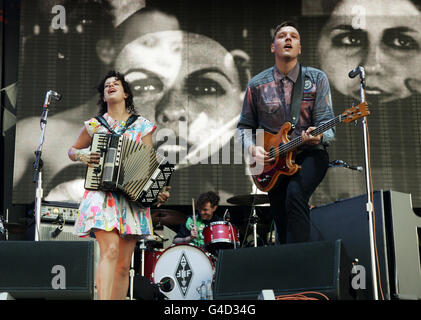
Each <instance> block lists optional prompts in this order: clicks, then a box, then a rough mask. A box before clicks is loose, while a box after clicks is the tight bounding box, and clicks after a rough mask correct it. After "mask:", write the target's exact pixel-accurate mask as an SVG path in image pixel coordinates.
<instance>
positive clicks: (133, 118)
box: [95, 114, 139, 136]
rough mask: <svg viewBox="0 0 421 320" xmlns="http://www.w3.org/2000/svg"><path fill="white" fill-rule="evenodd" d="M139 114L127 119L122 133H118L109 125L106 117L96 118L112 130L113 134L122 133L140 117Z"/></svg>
mask: <svg viewBox="0 0 421 320" xmlns="http://www.w3.org/2000/svg"><path fill="white" fill-rule="evenodd" d="M138 117H139V116H137V115H134V114H132V115H131V116H130V117H129V119H127V122H126V125H125V126H124V128H123V129H122V131H121V133H120V134H117V133H116V132H115V131H114V130H113V129H111V127H110V126H109V125H108V122H107V121H106V120H105V119H104V117H103V116H97V117H95V119H97V120H98V121H99V123H101V124H102V125H103V126H104V127H105V128H107V130H108V131H109V132H111V133H112V134H113V135H116V136H118V135H122V134H123V133H124V132H125V131H126V130H127V129H128V128H129V127H130V126H131V125H132V124H133V123H134V122H135V121H136V120H137V118H138Z"/></svg>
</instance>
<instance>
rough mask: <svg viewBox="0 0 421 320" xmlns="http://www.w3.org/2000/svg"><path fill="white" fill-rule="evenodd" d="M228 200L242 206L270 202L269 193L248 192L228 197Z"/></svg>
mask: <svg viewBox="0 0 421 320" xmlns="http://www.w3.org/2000/svg"><path fill="white" fill-rule="evenodd" d="M227 202H228V203H231V204H236V205H242V206H252V205H258V204H265V203H269V197H268V196H267V194H246V195H239V196H234V197H231V198H229V199H227Z"/></svg>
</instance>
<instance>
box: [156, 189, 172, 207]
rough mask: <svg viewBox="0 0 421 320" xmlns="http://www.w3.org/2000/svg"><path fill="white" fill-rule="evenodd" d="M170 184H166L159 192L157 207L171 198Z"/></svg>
mask: <svg viewBox="0 0 421 320" xmlns="http://www.w3.org/2000/svg"><path fill="white" fill-rule="evenodd" d="M170 190H171V187H170V186H165V187H164V188H162V190H161V191H160V192H159V193H158V204H157V207H160V206H161V204H163V203H164V202H166V201H167V200H168V199H169V198H170Z"/></svg>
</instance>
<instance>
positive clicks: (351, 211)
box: [310, 190, 421, 300]
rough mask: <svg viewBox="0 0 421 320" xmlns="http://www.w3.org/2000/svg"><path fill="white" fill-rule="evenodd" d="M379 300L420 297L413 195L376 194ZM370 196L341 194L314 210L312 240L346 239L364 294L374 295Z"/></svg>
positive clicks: (419, 223)
mask: <svg viewBox="0 0 421 320" xmlns="http://www.w3.org/2000/svg"><path fill="white" fill-rule="evenodd" d="M372 202H373V208H374V221H375V235H376V236H375V239H376V248H377V257H376V258H375V261H378V266H376V276H377V277H378V280H377V283H378V290H377V292H378V298H379V299H386V300H388V299H393V298H397V299H421V267H420V266H421V259H420V255H421V254H420V236H421V232H420V230H421V218H420V217H418V216H417V215H416V214H415V213H414V211H413V210H412V202H411V195H409V194H404V193H400V192H396V191H382V190H380V191H375V192H374V193H373V198H372ZM366 203H367V195H361V196H358V197H353V198H348V199H343V200H340V201H336V202H332V203H329V204H326V205H323V206H319V207H316V208H314V209H312V210H311V214H310V218H311V222H312V230H311V233H312V236H311V238H312V240H313V241H329V240H330V241H331V240H334V239H342V242H343V246H344V248H345V250H346V251H347V253H348V254H349V257H350V258H351V259H352V260H353V259H358V261H359V265H360V266H362V267H364V270H365V281H364V282H365V283H364V284H365V288H362V289H361V290H358V296H359V298H360V299H366V300H372V299H373V298H374V290H373V277H372V268H371V254H370V237H369V223H368V214H367V209H366Z"/></svg>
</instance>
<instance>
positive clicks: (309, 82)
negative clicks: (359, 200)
mask: <svg viewBox="0 0 421 320" xmlns="http://www.w3.org/2000/svg"><path fill="white" fill-rule="evenodd" d="M299 68H300V65H299V63H297V64H296V65H295V67H294V68H293V69H292V70H291V71H290V72H289V73H288V74H287V75H283V74H282V73H281V72H279V71H278V69H277V68H276V65H275V66H273V67H271V68H268V69H266V70H264V71H263V72H261V73H259V74H258V75H256V76H255V77H253V78H252V79H251V80H250V82H249V83H248V86H247V90H246V94H245V97H244V102H243V109H242V111H241V116H240V121H239V123H238V126H237V129H238V133H239V136H240V139H241V142H242V143H243V144H244V147H245V148H246V150H248V148H249V147H250V146H251V145H254V144H255V143H256V142H255V134H254V132H252V130H244V129H253V130H254V129H258V128H262V129H264V130H265V131H268V132H271V133H277V132H278V131H279V130H280V129H281V127H282V125H283V124H284V123H285V122H287V121H291V96H292V89H293V86H294V84H295V83H296V81H297V78H298V75H299ZM303 72H305V81H304V90H303V99H302V103H301V110H300V118H299V121H298V123H297V125H296V127H295V129H294V130H293V132H292V134H291V137H290V138H291V139H293V138H295V137H297V136H300V135H301V131H303V130H306V129H307V128H308V127H311V126H313V127H318V126H320V125H322V124H323V123H326V122H327V121H329V120H330V119H332V118H333V117H334V114H333V108H332V99H331V94H330V86H329V81H328V78H327V76H326V74H325V73H324V72H323V71H321V70H318V69H315V68H312V67H305V68H303ZM334 136H335V129H334V128H332V129H329V130H327V131H325V132H324V133H323V139H322V145H324V146H327V145H329V144H330V143H331V142H332V141H333V139H334ZM308 147H309V146H307V145H303V146H301V147H300V148H299V149H302V148H308Z"/></svg>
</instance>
